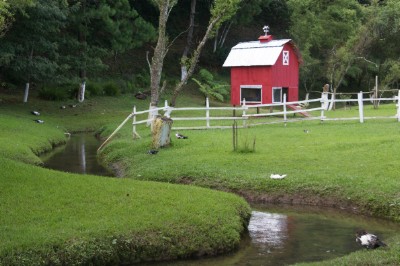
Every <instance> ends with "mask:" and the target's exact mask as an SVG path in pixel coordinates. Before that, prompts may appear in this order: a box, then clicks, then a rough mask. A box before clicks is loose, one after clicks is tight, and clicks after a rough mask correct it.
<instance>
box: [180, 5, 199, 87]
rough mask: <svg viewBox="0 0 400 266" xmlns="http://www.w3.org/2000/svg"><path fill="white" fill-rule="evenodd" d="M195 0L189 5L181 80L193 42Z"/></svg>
mask: <svg viewBox="0 0 400 266" xmlns="http://www.w3.org/2000/svg"><path fill="white" fill-rule="evenodd" d="M196 1H197V0H192V1H191V5H190V18H189V31H188V35H187V38H186V46H185V49H183V54H182V59H181V65H182V66H181V80H184V79H185V78H186V75H187V65H186V61H187V59H188V54H189V51H190V48H191V47H192V43H193V31H194V18H195V15H196Z"/></svg>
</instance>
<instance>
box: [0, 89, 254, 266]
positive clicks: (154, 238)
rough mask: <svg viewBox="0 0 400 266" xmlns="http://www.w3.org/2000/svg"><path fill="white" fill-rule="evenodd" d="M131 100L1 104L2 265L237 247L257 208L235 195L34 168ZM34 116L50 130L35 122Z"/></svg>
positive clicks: (114, 260)
mask: <svg viewBox="0 0 400 266" xmlns="http://www.w3.org/2000/svg"><path fill="white" fill-rule="evenodd" d="M8 100H9V99H8ZM126 102H128V100H127V99H126V98H123V97H122V98H119V99H117V98H114V99H111V98H99V99H96V100H88V101H86V102H85V103H84V104H82V105H79V106H78V107H76V108H75V109H59V107H58V103H53V104H52V103H50V102H40V101H37V100H35V99H33V100H32V102H30V103H28V104H20V103H12V104H11V103H8V102H7V103H5V104H4V102H3V103H2V104H1V105H0V123H1V127H0V140H1V142H0V151H1V152H0V153H1V157H0V169H1V174H0V197H1V201H0V213H1V216H0V225H1V226H0V235H1V241H0V265H49V264H50V265H80V264H85V265H89V264H94V265H104V264H109V265H116V264H121V263H133V262H138V261H144V260H154V259H155V260H162V259H174V258H187V257H192V256H194V257H195V256H202V255H214V254H219V253H221V252H227V251H231V250H233V249H235V248H236V247H237V246H238V245H239V241H240V235H241V233H242V232H243V231H244V230H245V227H246V224H247V222H248V219H249V215H250V208H249V205H248V204H247V203H246V201H245V200H243V199H242V198H240V197H238V196H236V195H233V194H230V193H224V192H218V191H212V190H209V189H204V188H199V187H187V186H183V185H176V184H163V183H155V182H143V181H137V180H132V179H122V178H107V177H99V176H92V175H76V174H69V173H62V172H57V171H53V170H48V169H44V168H41V167H39V166H36V164H40V160H39V159H38V157H37V154H39V153H41V152H44V151H46V150H50V149H51V148H52V147H53V146H55V145H59V144H61V143H64V142H65V141H66V136H65V135H64V132H70V131H76V130H87V129H95V128H98V127H99V126H100V125H102V121H103V119H104V118H106V119H105V120H104V121H113V122H116V120H118V119H120V117H123V116H125V114H126V113H129V111H130V109H131V108H129V109H128V110H126V111H124V110H122V109H123V107H122V106H124V103H126ZM113 106H115V110H114V109H112V108H113ZM119 108H121V110H119ZM32 109H35V110H39V111H40V112H41V115H40V118H41V119H43V120H45V123H44V124H37V123H35V122H34V121H33V119H36V118H37V117H35V116H33V115H31V114H30V110H32ZM90 109H92V110H93V111H90ZM102 109H103V110H104V109H107V110H108V111H107V112H104V114H103V113H99V112H100V111H101V110H102ZM93 112H95V113H93ZM117 118H118V119H117ZM68 121H69V122H68ZM117 123H118V122H117ZM111 125H114V124H113V123H111Z"/></svg>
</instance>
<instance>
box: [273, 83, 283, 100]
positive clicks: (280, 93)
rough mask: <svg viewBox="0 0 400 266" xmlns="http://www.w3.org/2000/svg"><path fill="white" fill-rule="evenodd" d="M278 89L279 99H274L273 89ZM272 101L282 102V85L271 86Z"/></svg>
mask: <svg viewBox="0 0 400 266" xmlns="http://www.w3.org/2000/svg"><path fill="white" fill-rule="evenodd" d="M276 90H279V91H280V92H279V101H276V100H275V91H276ZM272 103H282V87H272Z"/></svg>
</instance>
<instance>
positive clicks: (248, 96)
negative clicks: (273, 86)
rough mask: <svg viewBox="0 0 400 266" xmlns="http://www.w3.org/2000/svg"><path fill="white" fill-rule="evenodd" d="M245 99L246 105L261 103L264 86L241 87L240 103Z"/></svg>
mask: <svg viewBox="0 0 400 266" xmlns="http://www.w3.org/2000/svg"><path fill="white" fill-rule="evenodd" d="M244 90H246V91H244ZM243 92H245V93H243ZM243 98H244V99H245V100H246V103H261V102H262V85H240V103H243Z"/></svg>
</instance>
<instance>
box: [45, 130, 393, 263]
mask: <svg viewBox="0 0 400 266" xmlns="http://www.w3.org/2000/svg"><path fill="white" fill-rule="evenodd" d="M99 145H100V143H99V141H98V140H97V139H96V138H95V137H94V136H93V135H90V134H77V135H72V136H71V138H70V139H69V141H68V142H67V144H66V145H65V146H63V147H59V148H57V149H56V150H55V151H53V152H52V153H50V154H46V155H45V156H43V157H42V160H43V161H44V165H45V167H48V168H51V169H56V170H60V171H65V172H74V173H81V174H95V175H105V176H111V174H110V173H109V172H108V171H107V170H106V169H104V168H103V167H102V166H101V165H100V164H99V163H98V161H97V157H96V150H97V148H98V146H99ZM252 208H253V211H252V216H251V219H250V223H249V227H248V234H246V235H245V236H244V238H243V240H242V241H241V243H240V247H239V249H238V250H237V251H235V252H232V253H231V254H227V255H221V256H217V257H212V258H204V259H196V260H184V261H173V262H163V263H149V264H146V265H178V266H183V265H185V266H186V265H187V266H203V265H204V266H205V265H207V266H208V265H210V266H217V265H218V266H219V265H238V266H239V265H246V266H253V265H254V266H256V265H257V266H258V265H265V266H268V265H274V266H275V265H288V264H293V263H299V262H311V261H320V260H326V259H332V258H336V257H340V256H343V255H346V254H349V253H351V252H353V251H356V250H359V249H361V248H360V247H359V246H358V245H357V244H356V242H355V232H356V231H357V230H359V229H366V230H367V231H371V232H374V233H376V234H378V235H379V236H380V237H381V239H383V240H385V239H387V238H388V237H390V235H391V234H393V233H394V232H396V231H398V230H399V229H400V226H399V225H398V224H395V223H391V222H388V221H384V220H379V219H373V218H370V217H365V216H359V215H352V214H349V213H346V212H343V211H338V210H333V209H327V208H317V207H305V206H288V205H266V204H262V205H253V206H252Z"/></svg>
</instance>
